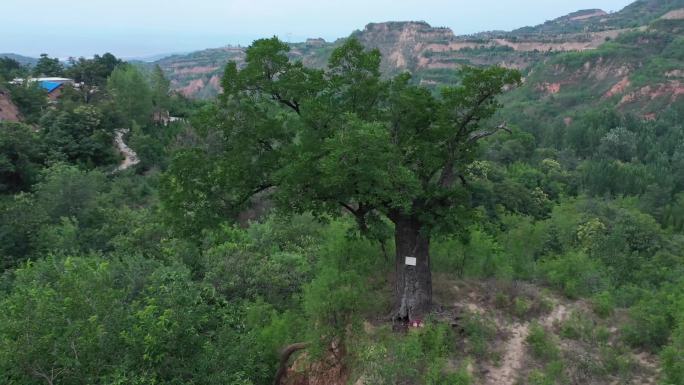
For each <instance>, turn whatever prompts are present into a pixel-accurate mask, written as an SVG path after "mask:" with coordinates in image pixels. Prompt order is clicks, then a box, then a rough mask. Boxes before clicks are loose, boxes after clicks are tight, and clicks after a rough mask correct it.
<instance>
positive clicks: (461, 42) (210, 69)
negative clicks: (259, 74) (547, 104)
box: [153, 0, 684, 98]
mask: <svg viewBox="0 0 684 385" xmlns="http://www.w3.org/2000/svg"><path fill="white" fill-rule="evenodd" d="M678 9H684V0H662V1H656V0H638V1H636V2H634V3H632V4H630V5H628V6H627V7H625V8H624V9H622V10H621V11H619V12H614V13H607V12H605V11H603V10H600V9H585V10H579V11H576V12H572V13H570V14H568V15H564V16H561V17H559V18H556V19H553V20H550V21H547V22H545V23H542V24H539V25H537V26H533V27H523V28H518V29H515V30H513V31H508V32H505V31H490V32H480V33H476V34H472V35H456V34H454V33H453V31H452V30H451V29H450V28H447V27H432V26H431V25H430V24H428V23H427V22H425V21H389V22H382V23H369V24H367V25H366V26H365V27H364V28H363V29H361V30H356V31H353V32H352V33H351V34H350V35H349V37H354V38H357V39H359V40H360V41H361V42H362V43H363V44H364V45H366V46H367V47H369V48H378V49H380V52H381V53H382V54H383V62H382V71H383V73H384V74H385V75H386V76H391V75H394V74H396V73H399V72H402V71H409V72H411V73H412V74H413V75H414V78H415V79H416V81H417V82H419V83H421V84H425V85H432V86H435V87H436V86H439V85H442V84H448V83H450V82H453V81H454V80H455V74H454V73H453V71H452V70H453V69H457V68H459V67H461V66H463V65H474V66H489V65H501V66H504V67H509V68H517V69H520V70H523V71H526V70H529V69H530V68H531V67H532V66H533V65H535V64H537V63H539V62H542V61H545V60H547V59H548V58H549V57H551V56H555V55H556V54H558V53H562V52H582V51H587V50H594V49H597V48H598V47H599V46H601V45H602V44H604V43H605V42H607V41H611V40H614V39H616V38H617V37H618V36H619V35H621V34H624V33H627V32H631V31H635V30H637V29H639V28H645V26H646V25H648V24H649V23H651V22H652V21H654V20H657V19H658V18H660V17H662V16H664V15H666V14H668V13H672V12H674V14H673V15H674V16H677V15H678V14H677V13H676V11H677V10H678ZM630 18H633V20H632V21H629V20H630ZM626 20H627V21H626ZM628 21H629V22H628ZM349 37H347V38H349ZM347 38H340V39H337V40H335V41H333V42H327V41H325V40H323V39H308V40H306V41H305V42H301V43H290V44H289V45H290V47H291V51H290V56H291V58H292V59H294V60H301V61H302V62H303V63H304V64H305V65H307V66H311V67H314V68H322V67H324V66H325V65H326V64H327V58H328V56H329V54H330V53H331V52H332V50H333V49H334V48H335V47H337V46H339V44H340V43H341V42H342V41H344V40H345V39H347ZM243 59H244V48H243V47H234V46H226V47H223V48H210V49H205V50H200V51H195V52H193V53H190V54H188V55H174V56H171V57H167V58H164V59H161V60H159V61H156V62H154V63H153V64H158V65H160V66H161V67H162V69H163V70H164V71H165V73H166V74H167V76H168V77H169V78H170V80H171V82H172V87H173V88H174V89H176V90H178V91H179V92H181V93H182V94H184V95H186V96H188V97H194V98H211V97H213V96H215V95H216V94H217V93H218V92H219V83H220V77H221V75H222V70H223V67H224V66H225V64H226V63H227V62H228V61H231V60H233V61H236V62H237V63H238V64H241V61H242V60H243Z"/></svg>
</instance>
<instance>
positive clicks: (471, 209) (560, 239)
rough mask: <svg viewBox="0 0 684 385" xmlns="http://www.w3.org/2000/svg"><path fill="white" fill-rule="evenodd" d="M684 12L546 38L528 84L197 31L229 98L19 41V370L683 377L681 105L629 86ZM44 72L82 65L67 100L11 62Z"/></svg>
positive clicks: (1, 246) (654, 71)
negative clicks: (221, 41) (578, 45)
mask: <svg viewBox="0 0 684 385" xmlns="http://www.w3.org/2000/svg"><path fill="white" fill-rule="evenodd" d="M678 4H679V3H677V2H674V1H663V2H652V1H640V2H637V3H636V5H635V6H633V7H630V8H628V11H629V12H632V13H633V14H634V15H635V17H636V19H635V20H637V21H639V22H641V20H642V19H643V20H647V19H648V20H649V21H650V20H652V17H653V15H658V16H659V15H661V14H662V13H663V12H665V9H670V8H671V7H674V6H679V5H678ZM661 5H662V6H661ZM643 7H646V8H643ZM589 20H591V19H589ZM609 23H613V24H615V23H618V24H620V23H623V24H624V23H627V21H626V20H624V19H619V18H618V17H617V16H612V15H611V16H610V17H609ZM623 24H620V25H623ZM554 25H555V26H557V24H554ZM554 25H551V24H548V25H547V26H546V27H544V28H547V27H548V28H551V27H553V26H554ZM573 25H574V24H573ZM583 25H584V24H583ZM625 25H626V24H625ZM392 28H395V29H398V30H400V29H401V26H400V25H392ZM554 28H555V27H554ZM676 31H677V30H676V28H673V25H671V24H668V25H663V23H662V22H657V23H655V24H653V27H652V28H651V29H649V30H643V31H634V32H631V33H627V34H624V35H621V36H620V37H618V38H617V39H613V40H611V41H610V42H609V43H607V44H604V45H603V46H602V47H600V48H599V49H597V50H595V51H591V52H578V53H567V54H548V55H547V54H543V55H544V57H545V59H546V60H547V61H546V62H544V63H541V62H540V63H539V64H538V66H537V67H536V68H535V69H534V71H532V72H531V73H529V74H528V77H527V80H526V82H525V84H522V85H521V84H520V74H519V73H518V72H517V71H512V70H506V69H502V68H499V67H492V68H485V67H482V68H464V69H463V70H461V71H452V70H449V69H432V70H426V71H424V72H422V73H421V74H418V75H417V76H416V77H415V78H412V77H411V76H409V75H407V74H401V75H398V76H395V77H388V76H384V75H383V74H381V71H380V68H381V67H380V65H381V64H380V63H381V57H380V54H379V52H378V51H377V50H367V49H365V48H364V47H363V46H362V45H361V44H360V43H359V42H357V41H356V40H353V39H348V40H344V41H338V42H335V43H333V44H330V45H321V44H322V43H320V42H312V43H310V44H309V45H306V44H301V45H292V46H290V45H287V44H284V43H282V42H281V41H279V40H278V39H276V38H273V39H263V40H258V41H256V42H255V43H254V44H253V45H252V46H250V47H249V48H247V49H246V51H245V52H242V51H240V52H237V51H235V52H234V56H233V57H232V58H233V59H236V60H238V61H241V63H242V64H243V65H238V64H235V63H231V64H227V65H226V66H225V68H223V67H224V64H225V62H222V61H221V60H219V57H218V56H212V55H218V54H217V53H216V52H212V53H207V52H204V53H198V54H196V55H195V56H193V57H194V58H198V57H201V58H203V59H206V58H207V57H211V58H212V60H214V59H216V62H215V63H214V64H215V65H216V66H217V67H221V69H224V70H225V71H224V76H223V78H222V82H221V85H222V88H223V90H224V92H223V93H222V94H221V95H220V96H219V97H218V98H217V99H216V100H209V101H192V100H188V99H186V98H184V97H182V96H180V95H178V94H177V93H174V92H173V91H171V90H170V88H171V84H172V82H171V81H170V80H169V79H168V78H167V77H166V76H165V74H164V70H163V69H166V68H165V67H164V65H163V64H164V63H162V65H161V66H160V67H155V68H145V67H143V66H136V65H133V64H130V63H125V62H123V61H122V60H120V59H118V58H116V57H114V56H113V55H111V54H104V55H102V56H99V55H98V56H95V57H93V58H91V59H86V58H80V59H74V60H72V61H71V62H70V63H69V65H66V66H64V67H62V65H61V63H59V61H55V59H51V58H49V57H48V56H47V55H45V56H43V57H41V59H40V60H39V61H38V62H37V64H36V65H35V66H33V67H30V66H24V65H21V64H19V63H18V62H16V61H14V60H12V59H0V88H1V89H2V90H3V92H4V90H6V91H7V93H8V94H9V95H10V96H11V99H12V100H13V101H14V103H15V104H17V106H18V107H19V109H20V111H21V114H22V117H21V118H22V122H19V123H9V122H0V269H1V271H0V308H1V309H2V312H0V383H2V384H28V385H33V384H36V385H38V384H48V385H57V384H103V385H105V384H107V385H109V384H150V385H151V384H188V385H189V384H236V385H237V384H239V385H261V384H272V383H273V382H274V380H276V379H277V376H279V374H278V373H280V374H282V373H283V371H284V370H285V369H286V368H289V371H288V373H287V376H293V377H296V376H303V377H302V378H304V377H306V376H311V377H313V378H314V379H316V380H318V381H323V382H325V381H331V380H340V381H341V383H357V381H360V382H358V383H365V384H369V385H370V384H388V385H389V384H432V385H437V384H442V385H446V384H451V385H453V384H458V385H460V384H463V385H465V384H477V383H483V382H488V383H491V382H493V381H494V382H495V381H497V380H498V377H497V376H501V375H502V373H504V374H506V373H508V372H509V369H511V368H512V372H513V374H512V376H514V377H515V378H509V377H510V376H509V375H507V374H506V375H505V376H506V378H508V380H510V381H517V383H520V384H570V383H601V384H603V383H606V384H608V383H646V382H650V383H654V382H656V381H657V382H658V383H659V384H662V385H680V384H683V383H684V364H683V361H682V357H683V356H684V311H683V309H684V278H683V277H684V219H683V218H684V127H683V126H682V121H683V120H682V117H684V108H683V105H682V103H681V101H682V99H681V98H679V99H678V98H676V97H674V98H673V92H670V91H667V90H665V91H662V94H660V93H658V94H656V95H655V96H653V97H652V98H651V96H650V94H649V96H648V97H647V98H643V99H639V98H635V99H634V100H632V101H627V102H622V99H623V98H624V97H625V95H627V94H630V93H632V92H637V91H640V90H642V89H643V88H644V87H650V88H649V89H650V90H651V91H653V90H662V89H664V88H662V87H667V86H671V85H672V84H673V82H675V81H677V80H676V79H677V76H679V75H677V72H676V71H677V70H678V69H679V68H682V66H681V62H682V59H683V56H682V55H681V48H682V47H683V45H682V38H681V36H678V34H680V33H681V32H676ZM549 38H551V37H549ZM227 49H229V48H227ZM475 51H477V52H475ZM231 52H233V51H231ZM316 52H317V54H316ZM462 54H463V55H464V57H465V56H468V55H471V54H472V55H475V54H477V55H489V54H491V55H492V56H491V57H497V58H498V57H499V56H497V55H509V54H510V55H513V54H517V53H511V52H509V50H508V49H476V50H470V51H468V50H466V51H465V52H462ZM311 55H313V59H312V56H311ZM316 55H317V56H316ZM535 57H536V56H535ZM307 58H308V59H307ZM297 59H302V60H304V63H302V62H299V61H297ZM328 59H329V60H328ZM306 60H311V62H310V64H312V65H313V66H315V68H312V67H309V66H307V65H306V64H307V63H306ZM464 60H467V58H464ZM324 61H327V66H326V65H324V64H321V63H323V62H324ZM314 62H315V63H314ZM587 63H588V64H587ZM323 67H325V69H321V68H323ZM625 68H626V69H627V70H625ZM624 71H627V72H624ZM673 71H674V72H673ZM29 74H46V75H63V76H69V77H72V78H74V79H75V80H76V81H77V82H79V83H81V82H82V83H83V84H81V85H79V86H78V87H65V89H64V90H63V93H62V95H61V96H60V97H59V98H58V99H57V100H55V101H50V102H48V100H47V98H46V95H45V92H44V91H42V90H41V89H40V88H39V87H38V86H37V85H36V84H34V83H30V82H25V83H24V84H9V81H10V79H13V78H15V77H27V76H30V75H29ZM198 76H205V75H198ZM625 77H628V79H629V83H630V84H629V85H627V86H625V87H626V88H625V89H624V90H622V91H621V92H618V93H616V95H612V96H610V95H606V93H607V91H609V90H610V89H612V88H613V87H614V86H615V84H616V83H618V82H619V81H621V80H622V79H623V78H625ZM569 80H573V81H572V82H571V81H569ZM440 82H449V83H450V85H449V86H448V87H440V85H439V84H438V83H440ZM556 82H560V83H559V84H561V85H560V89H558V92H555V93H554V92H549V91H548V87H546V88H544V87H540V85H543V84H545V83H549V84H550V83H556ZM511 88H513V89H511ZM509 89H510V90H509ZM659 92H660V91H659ZM668 92H669V93H668ZM674 96H676V95H674ZM651 113H654V115H650V114H651ZM647 114H648V116H646V115H647ZM170 116H174V117H180V118H182V120H180V121H175V122H169V121H168V118H169V117H170ZM503 121H507V122H508V124H507V125H502V124H501V122H503ZM121 129H128V131H127V133H126V134H125V135H124V132H122V131H119V130H121ZM497 131H498V133H497V134H496V135H494V133H495V132H497ZM117 135H123V140H124V142H125V143H126V144H127V145H129V146H130V147H131V148H132V149H133V150H134V151H135V152H136V153H137V155H138V157H139V158H140V162H139V163H137V164H135V165H133V166H131V167H129V168H127V169H120V170H118V169H117V168H118V166H119V165H120V163H121V161H122V156H120V154H119V152H118V151H117V148H116V146H115V138H117ZM406 257H413V258H416V264H417V266H416V267H415V268H414V267H407V265H406V262H407V260H406ZM409 262H410V260H409ZM433 273H434V274H433ZM433 296H434V298H433ZM285 347H289V348H290V349H289V350H288V349H286V351H289V352H294V353H292V356H291V357H290V356H285V357H284V356H282V355H281V354H282V353H281V352H282V350H283V348H285ZM281 360H284V362H283V363H281V362H280V361H281ZM289 380H292V381H295V380H294V379H291V378H289Z"/></svg>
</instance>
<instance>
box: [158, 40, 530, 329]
mask: <svg viewBox="0 0 684 385" xmlns="http://www.w3.org/2000/svg"><path fill="white" fill-rule="evenodd" d="M288 50H289V47H288V46H287V45H286V44H284V43H283V42H281V41H279V40H278V39H277V38H272V39H263V40H257V41H256V42H254V44H253V45H252V46H251V47H249V48H248V49H247V57H246V65H245V67H244V68H242V69H238V68H237V66H236V65H235V64H234V63H231V64H229V65H228V66H227V68H226V71H225V75H224V78H223V82H222V86H223V89H224V93H223V95H222V96H221V102H220V104H219V105H217V106H216V107H215V108H213V109H211V110H208V111H207V112H206V114H205V116H204V119H205V121H204V125H203V127H202V129H204V130H207V132H210V133H211V134H212V143H211V144H210V146H209V148H193V149H189V150H187V151H183V152H181V153H180V154H178V156H177V157H176V159H175V161H174V162H173V164H172V166H171V172H170V174H169V177H168V178H167V179H166V190H165V198H166V204H167V205H168V207H169V208H171V209H173V210H175V211H176V213H177V214H178V216H177V218H178V219H180V221H182V224H181V225H182V226H184V227H185V228H186V230H188V231H192V230H191V229H196V227H197V226H198V225H199V226H202V225H204V224H206V223H207V222H208V221H211V220H214V221H217V222H218V221H220V220H222V219H225V218H226V217H227V216H229V215H231V214H234V213H235V211H236V210H239V209H240V208H243V207H244V206H245V205H246V204H247V203H248V202H249V200H250V198H251V197H253V196H254V195H255V194H258V193H260V192H263V191H266V190H268V191H270V197H271V198H272V199H273V200H274V201H275V203H276V205H277V206H278V207H279V208H281V209H283V210H285V211H289V212H296V213H302V212H307V211H311V212H313V213H315V214H317V215H324V214H325V215H331V216H338V215H340V214H341V213H342V209H343V208H344V209H345V210H346V211H348V212H349V213H351V214H353V216H354V217H355V218H356V220H357V223H358V227H359V229H360V231H361V232H362V233H363V234H364V235H371V236H372V235H374V234H377V233H378V232H380V233H381V232H382V224H383V223H384V222H383V221H382V218H388V219H389V220H390V221H392V222H394V224H395V228H396V230H395V231H396V236H395V241H396V242H397V248H398V251H397V252H398V254H402V255H401V256H400V255H398V258H400V259H403V257H405V256H409V255H408V254H411V255H413V254H415V253H416V252H418V253H420V252H421V251H420V250H422V249H425V250H423V251H422V252H423V253H424V254H425V255H424V256H420V257H419V258H418V260H419V261H422V260H425V266H422V265H421V267H419V269H418V270H421V268H422V270H425V269H427V272H426V274H427V275H428V278H429V261H428V258H427V252H428V250H427V248H428V245H427V244H426V245H424V246H425V247H416V242H418V243H420V242H421V239H422V238H425V240H426V241H428V242H427V243H429V234H430V233H433V232H436V231H447V230H448V231H453V230H454V229H455V228H458V226H459V224H462V223H463V221H464V218H466V216H467V213H468V210H469V208H470V203H469V199H468V193H467V189H466V184H467V182H466V181H465V167H466V166H467V165H468V164H469V163H470V162H472V161H473V160H474V159H475V156H476V154H477V151H476V150H477V142H478V140H480V139H482V138H484V137H487V136H489V135H492V134H493V133H495V132H497V131H499V130H501V129H506V127H505V124H501V125H496V126H494V127H482V123H483V122H484V121H485V120H486V119H487V118H489V117H491V116H492V114H493V113H494V112H495V111H496V109H497V107H498V106H499V104H498V102H497V101H496V96H497V95H499V94H500V93H502V92H503V91H504V89H506V87H509V86H515V85H517V84H519V83H520V73H519V72H517V71H514V70H508V69H504V68H500V67H491V68H486V69H480V68H464V69H463V70H462V71H461V80H460V83H459V84H457V85H455V86H451V87H445V88H444V89H442V90H441V92H440V94H438V95H433V94H432V93H431V92H430V91H429V90H428V89H426V88H424V87H421V86H418V85H413V84H411V82H410V80H411V77H410V75H408V74H402V75H399V76H397V77H395V78H393V79H390V80H385V79H383V78H382V77H381V75H380V70H379V66H380V53H379V52H378V51H377V50H370V51H368V50H366V49H365V48H364V47H363V46H362V45H361V44H360V43H359V42H358V41H357V40H354V39H350V40H348V41H347V42H345V43H344V44H343V45H342V46H341V47H339V48H338V49H336V50H335V51H334V52H333V53H332V55H331V58H330V61H329V65H328V68H327V69H326V70H316V69H310V68H306V67H304V66H303V65H302V63H301V62H292V61H290V60H289V59H288V56H287V52H288ZM407 227H408V229H407ZM404 241H406V242H408V243H407V244H406V245H405V246H406V247H405V248H403V247H400V246H401V245H403V243H401V242H404ZM400 243H401V245H400ZM416 248H417V249H418V251H416ZM400 249H401V250H400ZM411 250H413V251H411ZM406 253H408V254H407V255H403V254H406ZM426 285H427V286H429V281H428V282H427V283H426ZM426 290H428V291H429V288H428V289H426ZM426 296H427V297H428V298H427V299H426V300H425V301H427V302H429V293H427V294H426ZM425 301H423V300H421V301H420V302H421V307H424V306H423V305H424V303H423V302H425ZM402 312H403V313H405V311H402ZM402 316H406V314H402Z"/></svg>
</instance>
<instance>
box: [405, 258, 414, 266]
mask: <svg viewBox="0 0 684 385" xmlns="http://www.w3.org/2000/svg"><path fill="white" fill-rule="evenodd" d="M406 264H407V265H409V266H415V265H416V259H415V258H414V257H406Z"/></svg>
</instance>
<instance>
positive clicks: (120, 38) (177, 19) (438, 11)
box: [0, 0, 631, 57]
mask: <svg viewBox="0 0 684 385" xmlns="http://www.w3.org/2000/svg"><path fill="white" fill-rule="evenodd" d="M630 2H631V0H336V1H333V0H113V1H111V0H61V1H54V0H50V1H48V0H0V52H13V53H19V54H23V55H30V56H37V55H38V54H40V53H41V52H46V53H48V54H50V55H51V56H57V57H68V56H77V55H85V56H90V55H92V54H95V53H104V52H106V51H109V52H112V53H114V54H115V55H117V56H123V57H136V56H147V55H154V54H160V53H170V52H182V51H191V50H197V49H202V48H210V47H218V46H223V45H226V44H242V45H246V44H249V43H250V42H251V41H252V40H254V39H256V38H259V37H268V36H272V35H278V36H279V37H281V39H283V40H286V41H287V40H289V41H293V42H294V41H302V40H304V39H306V38H307V37H323V38H325V39H326V40H334V39H336V38H339V37H344V36H347V35H349V33H351V32H352V31H353V30H355V29H362V28H363V27H364V26H365V25H366V24H367V23H368V22H381V21H390V20H391V21H400V20H425V21H427V22H428V23H430V24H431V25H433V26H448V27H451V28H452V29H453V30H454V32H455V33H456V34H467V33H473V32H480V31H484V30H495V29H497V30H510V29H514V28H517V27H523V26H527V25H536V24H540V23H542V22H544V21H546V20H549V19H553V18H556V17H558V16H562V15H565V14H567V13H570V12H573V11H576V10H579V9H587V8H601V9H603V10H605V11H617V10H620V9H622V8H623V7H624V6H625V5H627V4H629V3H630Z"/></svg>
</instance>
